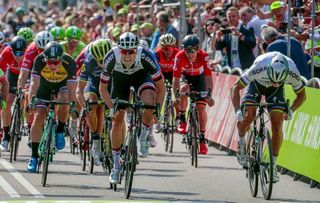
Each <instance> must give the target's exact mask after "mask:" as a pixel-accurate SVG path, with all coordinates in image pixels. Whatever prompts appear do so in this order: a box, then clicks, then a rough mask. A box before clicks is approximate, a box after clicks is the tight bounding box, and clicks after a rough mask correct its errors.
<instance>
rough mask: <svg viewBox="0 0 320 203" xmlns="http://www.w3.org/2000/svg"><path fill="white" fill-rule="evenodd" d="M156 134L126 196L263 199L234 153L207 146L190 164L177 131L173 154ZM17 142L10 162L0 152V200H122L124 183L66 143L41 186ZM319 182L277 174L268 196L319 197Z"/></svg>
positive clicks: (290, 198)
mask: <svg viewBox="0 0 320 203" xmlns="http://www.w3.org/2000/svg"><path fill="white" fill-rule="evenodd" d="M156 139H157V141H158V146H157V147H156V148H152V149H150V156H148V157H147V158H143V159H142V158H140V159H139V162H140V163H139V165H138V167H137V172H136V173H135V176H134V183H133V189H132V193H131V197H130V200H134V201H135V202H141V201H151V202H153V201H164V202H168V201H169V202H183V201H197V202H199V201H202V202H265V200H264V199H263V197H262V194H261V192H260V190H259V192H258V197H257V198H253V197H251V194H250V190H249V185H248V181H247V179H246V177H245V171H244V170H243V169H242V168H241V167H240V165H239V164H238V162H237V160H236V157H235V156H229V155H228V154H227V153H226V152H223V151H219V150H217V149H216V148H214V147H210V148H209V153H208V155H202V156H200V157H199V167H198V168H194V167H192V166H191V164H190V158H189V156H188V153H187V151H186V148H185V146H184V145H183V144H181V139H182V138H181V135H178V134H177V135H176V136H175V145H174V152H173V153H172V154H170V153H166V152H165V151H164V147H163V142H162V140H161V137H160V135H159V134H156ZM20 146H21V147H20V152H19V156H18V160H17V161H16V162H13V163H9V161H8V160H9V153H7V152H3V153H2V157H1V158H0V202H7V201H8V200H9V202H11V201H14V200H23V201H19V202H25V201H26V200H28V201H29V202H30V201H31V200H32V202H37V201H40V202H48V200H54V201H58V202H68V201H69V200H74V201H73V202H80V201H82V202H90V201H97V200H104V201H111V200H113V201H114V200H115V201H125V198H124V191H123V188H124V186H123V185H119V186H118V191H116V192H114V191H113V190H111V189H109V182H108V176H107V175H106V173H105V172H103V170H102V167H96V168H95V169H94V173H93V174H90V173H89V172H88V171H85V172H83V171H82V170H81V168H80V158H79V155H72V154H70V153H69V147H68V146H69V145H68V144H67V146H66V148H65V149H64V150H63V151H60V152H58V153H57V154H56V155H55V157H54V161H53V162H52V163H51V164H50V165H49V174H48V180H47V187H42V185H41V173H39V174H37V173H29V172H28V171H27V170H26V167H27V162H28V159H29V156H30V153H31V152H30V149H29V148H28V147H27V145H26V138H23V140H22V142H21V145H20ZM87 168H88V167H87ZM319 170H320V169H319ZM319 188H320V187H319V186H318V187H317V188H309V185H308V184H307V183H305V182H303V181H300V180H299V181H293V177H292V176H290V175H281V176H280V182H279V183H277V184H275V185H274V190H273V194H272V197H271V198H272V199H271V201H270V202H320V190H319ZM67 200H68V201H67Z"/></svg>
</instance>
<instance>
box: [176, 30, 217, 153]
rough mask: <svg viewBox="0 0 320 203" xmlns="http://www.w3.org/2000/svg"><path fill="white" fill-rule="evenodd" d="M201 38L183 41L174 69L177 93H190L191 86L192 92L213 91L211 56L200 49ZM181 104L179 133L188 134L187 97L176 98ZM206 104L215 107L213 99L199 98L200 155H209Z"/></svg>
mask: <svg viewBox="0 0 320 203" xmlns="http://www.w3.org/2000/svg"><path fill="white" fill-rule="evenodd" d="M199 43H200V41H199V38H198V37H197V36H196V35H187V36H185V37H184V39H183V41H182V47H183V50H181V51H180V52H178V54H177V55H176V58H175V64H174V68H173V85H172V86H173V91H174V92H176V91H177V90H179V91H180V92H189V91H190V85H191V86H192V89H191V90H194V91H198V92H201V91H211V90H210V89H212V85H213V82H212V77H211V71H210V69H209V68H208V62H209V56H208V54H207V53H206V52H205V51H203V50H201V49H199ZM175 103H179V120H180V123H179V126H178V129H177V130H178V132H179V133H182V134H185V133H187V129H186V128H187V123H186V118H185V111H186V108H187V104H188V100H187V97H186V96H181V97H180V98H176V102H175ZM206 104H209V106H213V105H214V101H213V100H212V98H211V97H209V98H203V97H198V98H197V109H198V118H199V124H200V134H199V138H200V154H207V152H208V149H207V146H206V143H205V132H206V124H207V113H206Z"/></svg>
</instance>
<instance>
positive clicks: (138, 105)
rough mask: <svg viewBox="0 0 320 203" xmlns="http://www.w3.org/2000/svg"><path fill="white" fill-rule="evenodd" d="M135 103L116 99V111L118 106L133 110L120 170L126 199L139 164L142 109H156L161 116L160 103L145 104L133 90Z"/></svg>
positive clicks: (114, 186)
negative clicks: (138, 143)
mask: <svg viewBox="0 0 320 203" xmlns="http://www.w3.org/2000/svg"><path fill="white" fill-rule="evenodd" d="M132 94H133V103H129V102H124V101H120V100H118V99H116V101H115V103H114V112H115V111H116V110H118V106H119V105H121V106H122V107H124V108H126V109H127V111H131V112H132V116H131V117H130V122H129V126H128V129H127V134H126V138H125V141H124V144H123V146H122V148H121V155H120V157H121V160H122V163H121V172H120V184H121V180H122V178H123V177H124V178H125V188H124V193H125V197H126V199H129V197H130V194H131V189H132V183H133V177H134V172H135V171H136V165H137V164H138V153H137V140H138V137H139V136H140V133H141V123H142V110H144V109H155V116H156V117H157V118H158V117H159V109H160V105H159V104H157V105H144V104H143V103H142V101H141V99H140V98H139V97H137V95H136V93H135V92H133V93H132ZM113 188H114V190H115V191H116V190H117V185H116V184H115V185H113Z"/></svg>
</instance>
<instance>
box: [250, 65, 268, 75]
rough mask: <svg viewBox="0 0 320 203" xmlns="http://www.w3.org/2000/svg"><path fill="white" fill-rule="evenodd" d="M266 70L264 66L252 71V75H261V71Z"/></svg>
mask: <svg viewBox="0 0 320 203" xmlns="http://www.w3.org/2000/svg"><path fill="white" fill-rule="evenodd" d="M267 68H268V67H267V66H264V67H261V68H257V69H255V70H253V71H252V75H257V74H259V73H261V72H263V71H266V70H267Z"/></svg>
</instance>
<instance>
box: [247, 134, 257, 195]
mask: <svg viewBox="0 0 320 203" xmlns="http://www.w3.org/2000/svg"><path fill="white" fill-rule="evenodd" d="M255 137H256V136H255V133H254V131H253V130H252V131H250V133H249V137H248V144H247V146H248V147H247V150H246V159H247V178H248V180H249V186H250V191H251V195H252V197H256V196H257V193H258V178H259V165H258V161H257V152H256V147H255Z"/></svg>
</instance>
